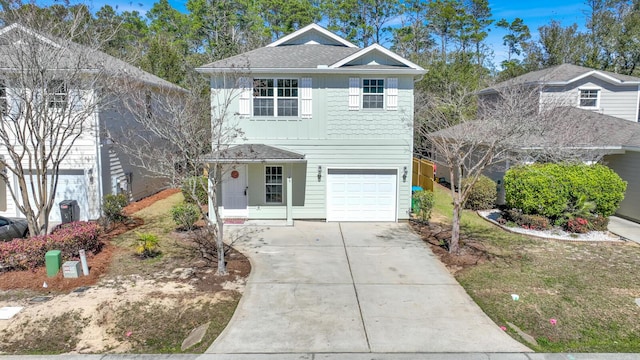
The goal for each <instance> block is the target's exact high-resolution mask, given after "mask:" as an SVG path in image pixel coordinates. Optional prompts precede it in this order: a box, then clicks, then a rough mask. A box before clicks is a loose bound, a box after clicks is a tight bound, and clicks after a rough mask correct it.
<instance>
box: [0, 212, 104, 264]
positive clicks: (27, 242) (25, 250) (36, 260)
mask: <svg viewBox="0 0 640 360" xmlns="http://www.w3.org/2000/svg"><path fill="white" fill-rule="evenodd" d="M99 234H100V228H99V226H98V224H96V223H90V222H82V221H76V222H72V223H68V224H64V225H62V226H60V227H58V228H57V229H56V230H55V231H54V232H53V233H51V234H49V235H38V236H34V237H30V238H28V239H14V240H11V241H8V242H0V265H2V266H3V267H5V268H6V269H8V270H27V269H35V268H37V267H39V266H42V265H44V256H45V254H46V253H47V251H49V250H60V251H61V252H62V260H63V261H67V260H70V259H74V258H77V257H78V251H79V250H81V249H84V250H85V251H87V252H93V253H95V252H97V251H98V250H100V246H101V244H100V240H99V239H98V235H99Z"/></svg>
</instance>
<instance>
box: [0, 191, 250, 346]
mask: <svg viewBox="0 0 640 360" xmlns="http://www.w3.org/2000/svg"><path fill="white" fill-rule="evenodd" d="M178 191H179V190H175V189H172V190H166V191H163V192H160V193H158V194H156V195H154V196H152V197H150V198H147V199H144V200H142V201H140V202H137V203H133V204H130V205H129V206H128V207H127V212H128V213H129V214H131V213H132V212H133V211H134V210H136V211H139V210H141V209H143V208H144V206H147V207H148V206H149V205H151V204H153V203H155V202H156V201H159V200H164V199H166V198H168V197H169V196H171V195H173V194H175V193H176V192H178ZM165 202H166V200H165ZM165 205H166V204H165ZM165 207H167V208H169V207H170V206H169V205H166V206H165ZM160 208H162V206H161V207H160ZM130 216H131V215H130ZM136 216H141V217H144V220H143V219H141V218H137V217H131V218H130V220H129V221H127V222H125V224H117V225H115V226H113V227H111V228H110V229H109V230H108V232H105V233H104V234H103V235H101V236H102V241H103V243H104V244H105V245H104V246H103V248H102V251H100V252H99V253H97V254H88V262H89V266H90V275H89V276H86V277H84V276H81V277H80V278H78V279H65V278H63V277H62V274H58V275H57V276H56V277H53V278H48V277H47V276H46V270H45V269H44V268H39V269H36V270H35V271H20V272H7V273H2V274H0V307H4V306H21V307H23V308H24V309H23V310H22V311H21V312H19V313H18V314H17V315H16V316H14V317H13V318H12V319H10V320H0V354H25V353H45V354H48V353H104V352H114V353H119V352H133V353H157V352H162V353H174V352H180V351H181V350H180V344H181V342H182V340H183V339H184V338H186V336H187V335H188V334H189V332H190V331H191V330H192V329H193V328H195V327H197V326H200V325H202V324H203V323H207V322H210V323H211V325H210V326H209V328H208V330H207V333H206V336H205V339H204V340H203V341H202V343H201V344H199V345H196V346H195V347H193V348H191V349H187V352H191V353H197V352H203V351H204V350H206V349H207V347H208V346H209V345H210V344H211V342H212V341H213V340H214V339H215V338H216V337H217V336H218V335H219V334H220V332H221V331H222V330H223V329H224V327H225V326H226V324H227V323H228V321H229V320H230V318H231V316H232V315H233V312H234V310H235V307H236V306H237V302H238V301H239V299H240V296H241V293H242V292H243V291H244V287H245V284H246V278H247V277H248V275H249V272H250V271H251V265H250V263H249V260H248V259H247V258H246V257H245V256H243V255H242V254H240V253H239V252H237V251H236V250H234V249H231V248H230V249H229V251H228V253H227V256H226V260H227V261H226V265H227V270H228V275H225V276H218V275H216V268H215V267H212V266H211V264H208V263H205V262H204V261H202V260H200V259H199V258H198V257H197V256H196V255H195V252H194V253H193V254H191V255H188V254H189V252H178V251H176V250H175V249H173V250H172V249H170V248H169V247H172V246H176V245H175V244H180V248H188V245H189V244H188V242H185V239H184V236H182V235H180V233H179V232H175V231H172V230H171V227H169V229H168V230H167V229H165V228H164V225H159V224H162V222H161V221H160V222H158V221H159V220H158V218H161V217H163V216H164V217H166V216H168V215H166V214H164V215H163V213H162V211H160V209H159V208H156V207H153V208H149V209H147V210H144V211H140V212H138V213H136ZM145 222H147V224H145ZM140 226H142V227H143V228H144V227H147V228H149V227H151V229H152V230H157V231H159V232H160V233H162V234H164V235H163V236H164V237H165V241H166V243H164V244H165V247H164V248H162V250H163V253H162V254H161V256H159V257H158V258H152V259H144V260H143V259H139V258H137V257H136V256H135V255H134V253H133V249H132V247H131V246H129V244H127V242H126V241H123V240H121V238H122V237H123V236H124V237H127V236H129V234H125V233H126V232H128V231H130V230H132V229H135V228H137V227H140ZM152 230H150V229H147V230H145V231H152ZM136 231H142V230H136ZM165 231H166V232H165ZM122 234H124V235H122ZM118 235H120V236H118ZM117 236H118V237H117ZM115 237H117V238H115ZM119 239H120V240H119ZM124 264H129V265H127V266H128V267H127V266H124V269H125V270H126V271H114V270H116V269H120V268H121V267H123V265H124ZM45 281H46V283H47V287H46V288H43V283H44V282H45ZM37 297H40V299H38V298H37ZM42 298H45V299H44V300H45V301H42V300H43V299H42ZM60 326H63V327H64V329H60ZM63 330H64V331H63Z"/></svg>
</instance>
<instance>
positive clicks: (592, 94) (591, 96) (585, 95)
mask: <svg viewBox="0 0 640 360" xmlns="http://www.w3.org/2000/svg"><path fill="white" fill-rule="evenodd" d="M599 100H600V90H598V89H580V103H579V105H580V107H585V108H597V107H598V105H599V103H600V101H599Z"/></svg>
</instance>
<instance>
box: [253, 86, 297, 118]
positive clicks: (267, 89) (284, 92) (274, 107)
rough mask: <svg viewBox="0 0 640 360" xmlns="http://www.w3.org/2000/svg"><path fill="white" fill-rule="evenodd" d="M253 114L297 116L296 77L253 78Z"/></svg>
mask: <svg viewBox="0 0 640 360" xmlns="http://www.w3.org/2000/svg"><path fill="white" fill-rule="evenodd" d="M253 115H254V116H296V117H297V116H298V79H277V80H276V79H254V80H253Z"/></svg>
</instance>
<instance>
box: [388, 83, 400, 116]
mask: <svg viewBox="0 0 640 360" xmlns="http://www.w3.org/2000/svg"><path fill="white" fill-rule="evenodd" d="M387 110H398V78H388V79H387Z"/></svg>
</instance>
